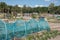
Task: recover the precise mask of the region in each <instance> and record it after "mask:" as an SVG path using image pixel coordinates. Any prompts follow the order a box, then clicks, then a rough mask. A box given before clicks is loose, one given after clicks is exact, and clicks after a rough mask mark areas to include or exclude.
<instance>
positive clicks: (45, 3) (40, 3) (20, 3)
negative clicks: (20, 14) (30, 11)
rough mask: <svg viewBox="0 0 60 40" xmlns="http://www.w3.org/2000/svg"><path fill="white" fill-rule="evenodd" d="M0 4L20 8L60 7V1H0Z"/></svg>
mask: <svg viewBox="0 0 60 40" xmlns="http://www.w3.org/2000/svg"><path fill="white" fill-rule="evenodd" d="M0 2H5V3H7V4H8V5H13V6H14V5H18V6H19V7H23V5H26V6H31V7H38V6H40V7H43V6H49V4H50V3H54V4H55V6H58V5H60V0H0Z"/></svg>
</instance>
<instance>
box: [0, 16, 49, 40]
mask: <svg viewBox="0 0 60 40" xmlns="http://www.w3.org/2000/svg"><path fill="white" fill-rule="evenodd" d="M43 30H47V31H49V30H50V26H49V24H48V22H47V21H46V20H45V18H44V17H41V18H40V19H39V20H35V19H30V20H29V21H24V20H17V21H16V22H14V23H8V22H4V21H2V20H0V40H11V39H12V38H14V37H18V38H21V37H23V36H27V35H29V34H32V33H36V32H39V31H43Z"/></svg>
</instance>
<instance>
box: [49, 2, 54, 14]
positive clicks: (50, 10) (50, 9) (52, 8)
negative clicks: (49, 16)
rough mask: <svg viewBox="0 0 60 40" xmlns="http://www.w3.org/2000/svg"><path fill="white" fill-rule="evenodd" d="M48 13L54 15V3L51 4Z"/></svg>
mask: <svg viewBox="0 0 60 40" xmlns="http://www.w3.org/2000/svg"><path fill="white" fill-rule="evenodd" d="M48 10H49V12H50V13H54V3H51V4H50V5H49V7H48Z"/></svg>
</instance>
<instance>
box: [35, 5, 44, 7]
mask: <svg viewBox="0 0 60 40" xmlns="http://www.w3.org/2000/svg"><path fill="white" fill-rule="evenodd" d="M35 7H44V5H35Z"/></svg>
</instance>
